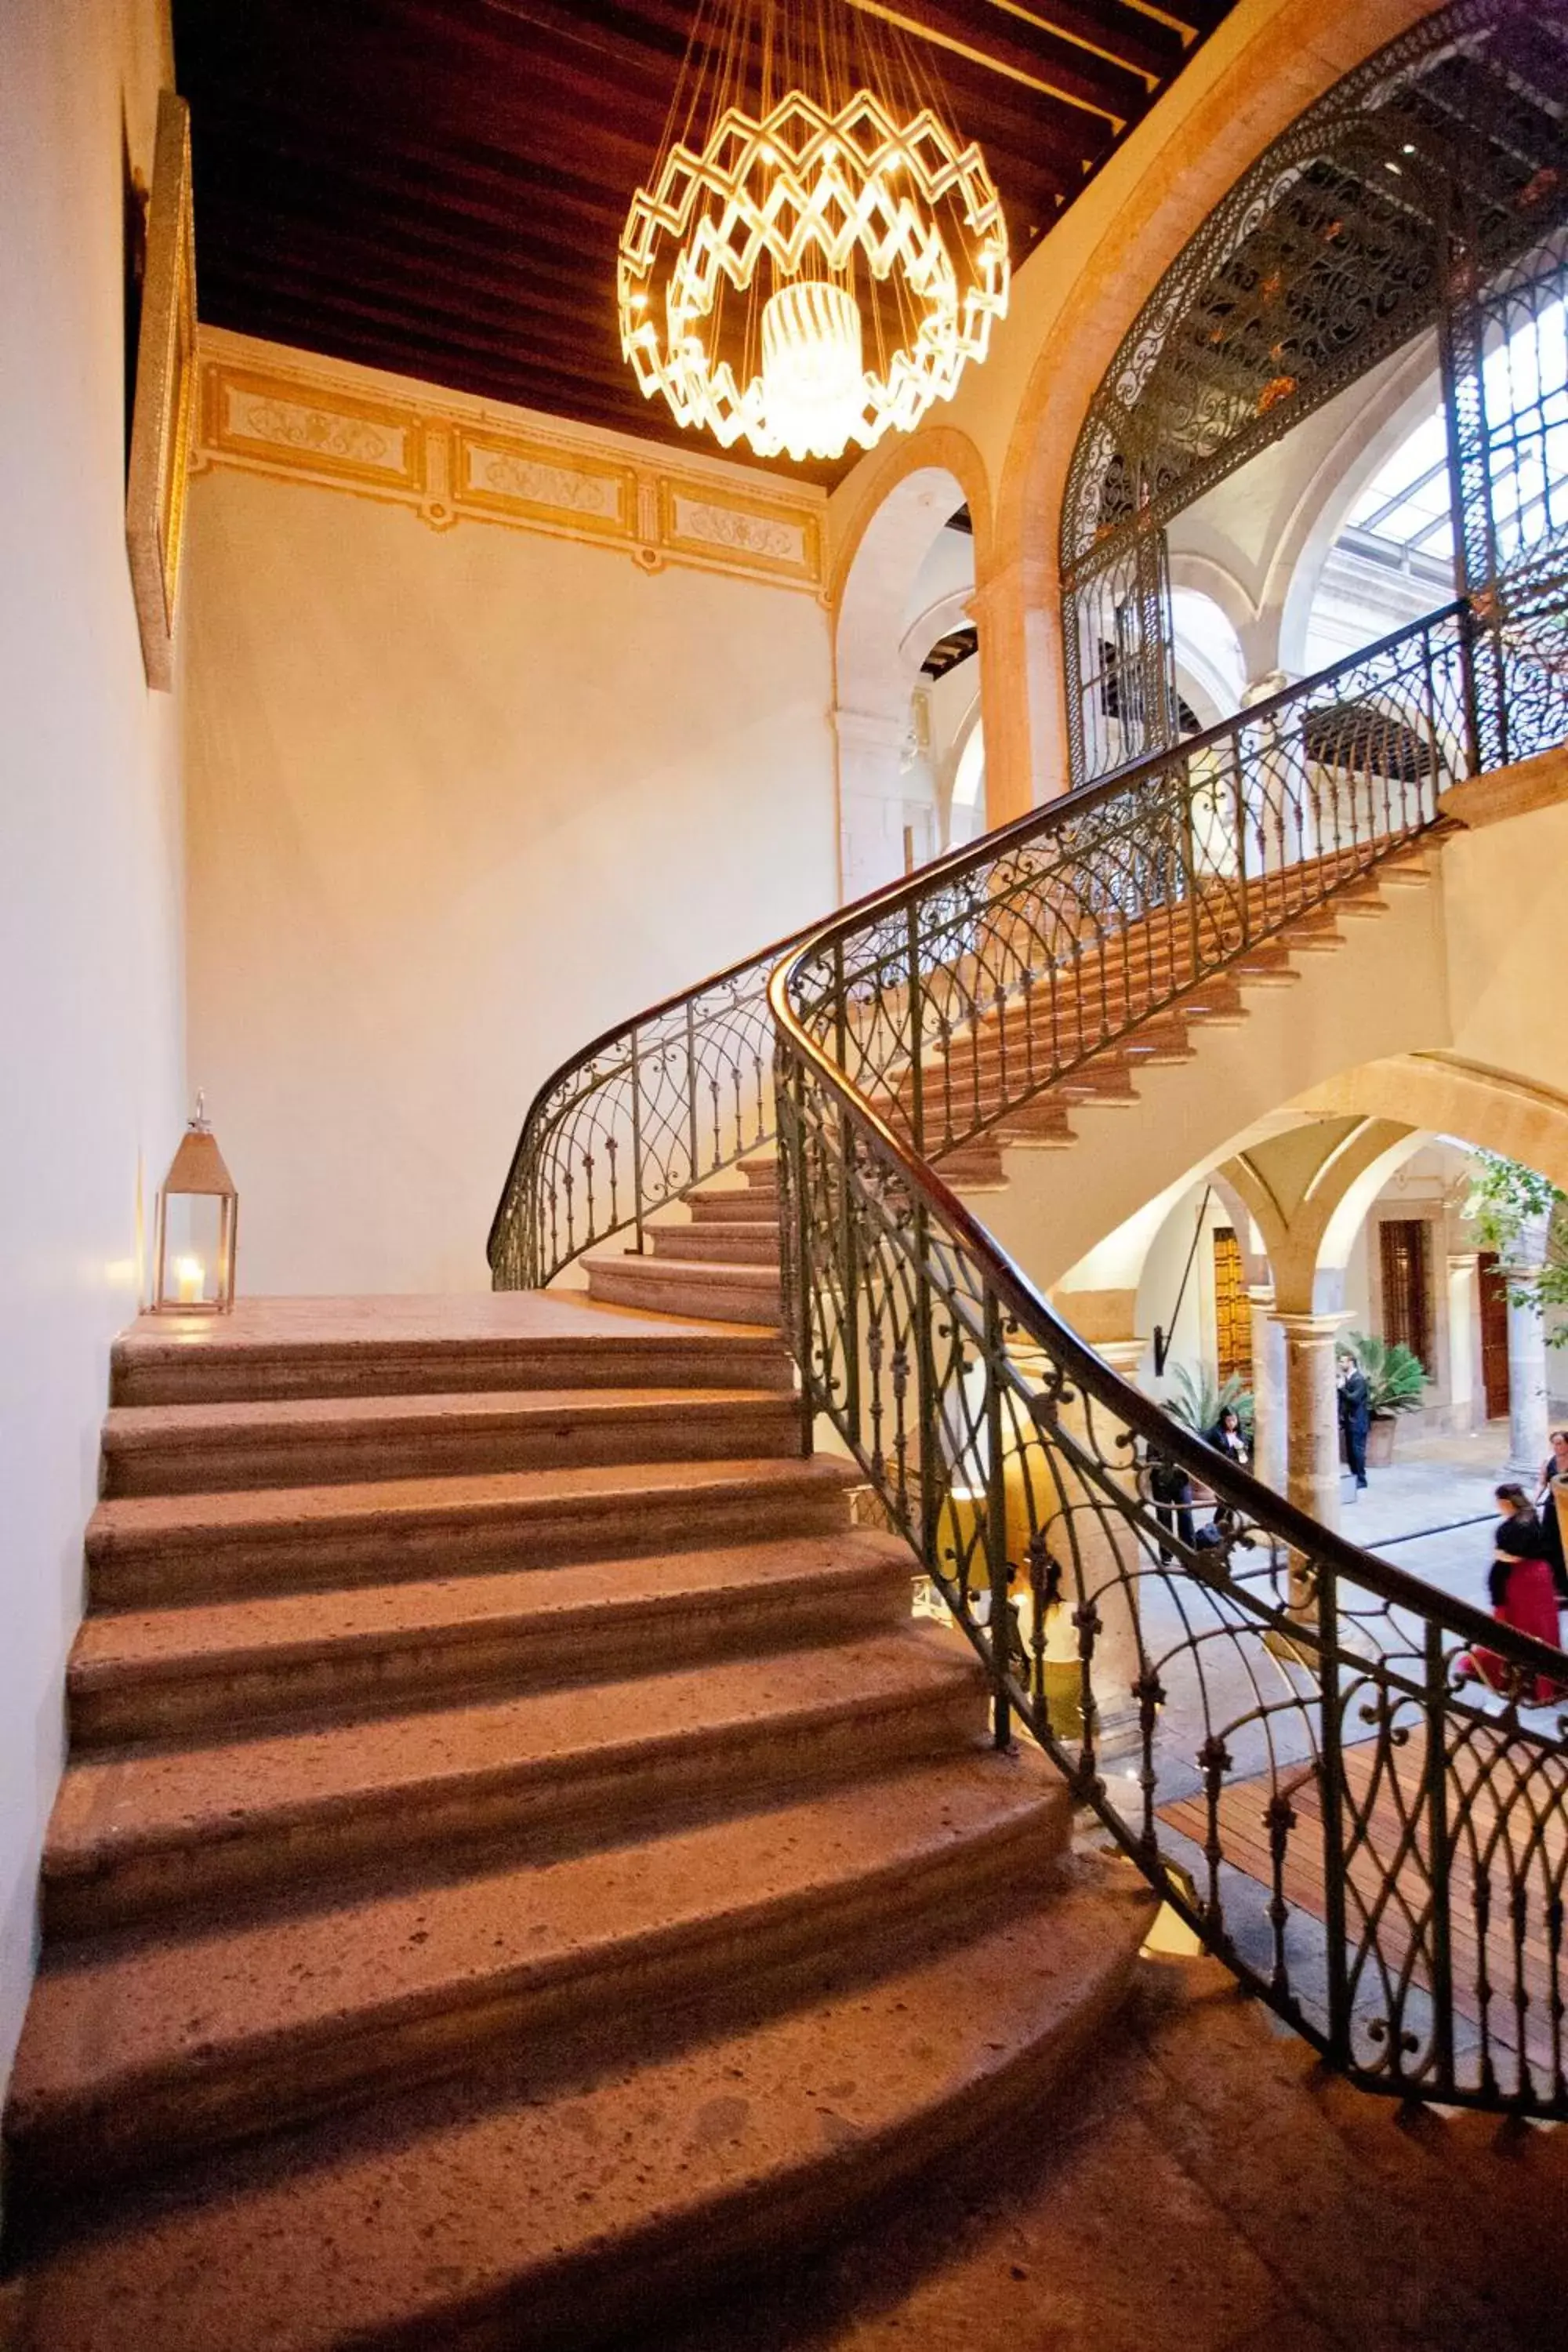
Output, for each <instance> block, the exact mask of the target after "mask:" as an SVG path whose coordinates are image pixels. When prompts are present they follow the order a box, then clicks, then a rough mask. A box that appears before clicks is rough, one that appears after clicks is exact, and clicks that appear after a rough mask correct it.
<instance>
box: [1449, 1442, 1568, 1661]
mask: <svg viewBox="0 0 1568 2352" xmlns="http://www.w3.org/2000/svg"><path fill="white" fill-rule="evenodd" d="M1496 1494H1497V1504H1498V1509H1499V1511H1500V1514H1501V1516H1500V1518H1499V1520H1498V1523H1497V1528H1496V1530H1495V1532H1494V1533H1493V1536H1492V1564H1491V1567H1490V1569H1489V1570H1488V1574H1487V1595H1488V1598H1489V1600H1490V1601H1491V1604H1492V1615H1493V1616H1494V1617H1495V1618H1496V1619H1497V1621H1498V1622H1499V1624H1500V1625H1511V1626H1513V1627H1514V1629H1515V1631H1516V1632H1518V1633H1533V1634H1534V1636H1535V1638H1536V1640H1537V1641H1538V1642H1550V1643H1552V1644H1553V1645H1555V1644H1556V1643H1557V1642H1558V1639H1559V1634H1558V1624H1557V1594H1556V1591H1555V1588H1554V1587H1553V1584H1552V1570H1551V1569H1550V1567H1549V1566H1548V1565H1547V1561H1546V1557H1545V1552H1546V1544H1545V1538H1544V1537H1543V1535H1542V1528H1541V1522H1540V1520H1539V1519H1538V1518H1537V1517H1536V1516H1535V1513H1534V1510H1533V1509H1532V1508H1531V1501H1530V1497H1529V1496H1528V1495H1527V1494H1526V1493H1525V1491H1524V1488H1523V1487H1522V1486H1511V1485H1510V1486H1499V1487H1498V1488H1497V1490H1496ZM1457 1669H1458V1675H1459V1677H1460V1679H1461V1681H1465V1682H1475V1681H1480V1682H1484V1683H1485V1684H1487V1685H1488V1686H1489V1688H1490V1689H1492V1690H1495V1691H1506V1690H1507V1689H1508V1687H1509V1684H1510V1680H1512V1679H1513V1676H1512V1674H1511V1672H1510V1667H1509V1665H1508V1663H1507V1661H1506V1660H1505V1659H1503V1658H1500V1656H1499V1655H1498V1654H1497V1652H1496V1651H1495V1650H1484V1649H1482V1647H1481V1645H1480V1643H1479V1642H1478V1643H1477V1644H1476V1647H1475V1648H1474V1649H1473V1650H1471V1651H1469V1652H1468V1653H1467V1654H1465V1655H1464V1656H1463V1657H1461V1658H1459V1659H1458V1661H1457ZM1562 1696H1563V1689H1562V1686H1561V1685H1559V1684H1557V1683H1555V1682H1552V1681H1551V1680H1549V1679H1548V1677H1547V1676H1546V1675H1537V1676H1536V1678H1535V1680H1534V1682H1533V1683H1532V1684H1531V1685H1530V1696H1528V1697H1526V1698H1525V1699H1524V1702H1523V1703H1524V1705H1525V1706H1555V1705H1556V1703H1557V1702H1558V1701H1559V1700H1560V1699H1561V1698H1562Z"/></svg>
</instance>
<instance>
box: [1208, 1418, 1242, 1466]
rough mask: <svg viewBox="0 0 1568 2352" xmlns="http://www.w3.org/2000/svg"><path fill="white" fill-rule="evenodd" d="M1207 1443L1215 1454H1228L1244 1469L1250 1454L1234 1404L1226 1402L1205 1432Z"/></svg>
mask: <svg viewBox="0 0 1568 2352" xmlns="http://www.w3.org/2000/svg"><path fill="white" fill-rule="evenodd" d="M1205 1438H1206V1440H1207V1443H1208V1444H1210V1445H1212V1446H1213V1447H1214V1449H1215V1453H1216V1454H1226V1455H1228V1457H1229V1459H1230V1460H1231V1461H1232V1462H1237V1463H1239V1464H1240V1465H1241V1467H1242V1468H1243V1469H1244V1470H1245V1469H1246V1467H1247V1464H1248V1463H1249V1462H1250V1461H1251V1459H1252V1456H1251V1454H1250V1453H1249V1452H1248V1451H1247V1439H1246V1437H1245V1436H1244V1435H1243V1433H1242V1427H1241V1417H1240V1415H1239V1414H1238V1413H1237V1410H1236V1407H1235V1406H1234V1405H1229V1404H1227V1405H1226V1409H1225V1411H1224V1412H1222V1413H1221V1415H1220V1417H1219V1419H1218V1420H1217V1421H1216V1422H1215V1425H1214V1427H1213V1428H1212V1429H1211V1430H1207V1431H1205Z"/></svg>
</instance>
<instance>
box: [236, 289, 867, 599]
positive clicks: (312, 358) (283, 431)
mask: <svg viewBox="0 0 1568 2352" xmlns="http://www.w3.org/2000/svg"><path fill="white" fill-rule="evenodd" d="M200 366H201V408H200V428H199V430H200V438H199V442H198V446H197V449H196V455H195V470H196V471H197V472H204V471H205V470H206V469H208V468H209V467H217V466H222V467H235V468H237V469H238V470H240V471H242V472H246V473H258V474H267V475H269V476H272V477H274V478H278V479H281V480H289V481H302V482H309V483H310V484H312V485H313V486H314V487H315V488H319V489H332V490H347V491H350V492H352V493H353V495H355V496H356V497H362V498H371V499H380V500H382V501H384V502H386V503H390V504H393V505H398V506H405V507H406V508H407V509H409V510H410V512H411V513H412V514H414V515H416V516H417V518H418V519H419V520H421V521H422V522H424V523H426V525H427V526H428V527H429V528H430V529H431V530H452V529H453V528H454V527H455V526H456V525H457V524H458V523H460V522H468V521H472V522H487V523H500V524H502V525H505V526H506V527H508V528H510V529H511V530H531V531H541V532H543V533H544V534H545V535H546V536H547V537H552V538H561V539H575V540H580V541H591V542H593V543H594V544H595V545H599V546H606V547H615V548H618V549H620V550H621V551H623V552H625V553H626V555H628V556H630V558H631V559H632V561H633V562H635V563H636V564H637V566H638V568H639V569H640V570H642V571H645V572H659V571H662V570H663V568H664V566H665V565H666V564H667V563H670V564H679V565H684V566H687V567H694V568H696V569H698V570H700V571H708V572H729V573H732V574H738V575H739V576H740V577H742V579H748V580H757V581H765V582H767V583H769V584H770V585H772V586H776V587H788V588H803V589H805V590H807V591H809V592H810V593H813V594H816V595H820V594H821V593H822V591H823V579H824V564H823V520H824V509H825V508H826V495H825V493H824V492H822V491H821V490H818V489H816V488H815V487H813V486H811V485H808V484H795V483H792V482H784V481H782V480H781V481H780V482H778V483H777V484H776V485H775V484H773V482H771V481H768V480H767V479H765V478H762V479H758V478H752V477H751V476H748V475H747V474H745V473H744V472H742V469H741V468H740V467H735V466H730V465H725V464H722V463H721V462H717V461H715V462H711V463H704V462H703V461H701V460H700V459H699V460H696V461H695V462H693V461H691V460H685V461H683V460H682V459H680V458H679V457H675V458H673V459H672V458H671V457H668V455H667V454H666V452H665V451H663V450H662V449H656V448H655V447H653V446H651V445H646V446H645V445H642V444H639V443H637V442H634V441H631V440H629V439H627V438H626V436H622V435H619V434H611V433H595V432H594V431H593V430H592V429H591V428H588V427H583V426H569V425H560V424H558V423H557V422H556V421H555V420H553V419H551V420H548V421H547V420H543V419H540V418H536V417H534V416H532V415H530V414H529V413H528V412H527V411H526V410H522V409H506V408H500V407H498V406H496V405H494V404H490V403H488V402H483V401H479V400H470V399H468V398H466V397H465V396H464V395H463V394H460V393H448V392H443V391H441V390H439V389H437V387H436V386H433V385H423V384H416V383H408V382H406V381H405V380H404V379H402V378H398V377H382V376H380V375H378V374H377V373H375V372H374V370H372V369H369V368H361V367H355V366H351V365H349V364H347V363H346V362H335V361H331V360H327V359H323V358H321V357H319V356H317V355H316V354H314V353H310V352H295V351H290V350H289V349H287V348H286V347H285V346H283V345H281V344H277V343H266V342H260V341H256V340H255V339H253V338H252V337H250V336H247V335H237V334H231V333H229V332H228V331H226V330H224V329H221V328H211V327H204V328H203V329H202V331H201V341H200Z"/></svg>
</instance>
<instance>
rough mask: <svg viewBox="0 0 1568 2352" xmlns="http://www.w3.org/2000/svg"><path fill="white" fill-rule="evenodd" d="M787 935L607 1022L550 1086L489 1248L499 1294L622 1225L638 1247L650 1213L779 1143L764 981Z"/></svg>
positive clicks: (524, 1139)
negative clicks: (614, 1023)
mask: <svg viewBox="0 0 1568 2352" xmlns="http://www.w3.org/2000/svg"><path fill="white" fill-rule="evenodd" d="M798 936H799V935H796V938H798ZM795 943H796V939H795V938H792V939H790V940H780V941H779V942H778V944H777V945H776V946H774V947H772V948H769V949H767V950H765V951H764V952H763V954H762V955H759V956H752V957H749V958H748V959H747V960H746V961H745V962H743V963H738V964H733V965H731V967H730V969H729V970H728V971H721V972H719V973H716V974H715V975H714V977H713V978H712V979H711V980H706V981H704V982H702V983H701V985H700V987H698V988H694V989H692V990H690V991H689V992H687V993H686V994H684V995H680V996H672V997H668V998H667V999H666V1000H665V1002H664V1003H662V1004H656V1005H654V1006H652V1007H651V1008H650V1009H649V1010H648V1011H647V1012H646V1013H638V1015H637V1018H636V1020H634V1021H627V1022H623V1023H622V1024H620V1025H619V1026H618V1027H616V1028H615V1029H608V1030H606V1031H605V1034H604V1035H603V1036H602V1037H598V1038H595V1041H594V1043H593V1045H590V1046H589V1047H588V1048H587V1049H586V1051H585V1052H583V1053H580V1054H576V1055H573V1056H572V1058H571V1059H570V1060H569V1061H566V1062H563V1064H562V1065H561V1067H560V1068H559V1069H558V1070H556V1071H554V1072H553V1073H552V1076H550V1077H549V1078H547V1079H546V1080H545V1083H544V1085H543V1086H542V1087H541V1088H540V1090H539V1092H538V1094H537V1095H536V1096H535V1097H534V1099H533V1102H532V1104H531V1107H530V1109H529V1113H528V1117H527V1118H525V1120H524V1121H523V1125H522V1132H521V1136H520V1137H519V1139H518V1144H517V1150H515V1152H514V1153H513V1154H512V1161H511V1166H510V1170H509V1171H508V1173H507V1181H506V1185H505V1188H504V1190H503V1192H502V1193H501V1197H500V1203H499V1204H498V1206H497V1209H496V1213H495V1217H494V1220H493V1221H492V1223H491V1225H490V1232H489V1242H488V1244H487V1245H486V1246H487V1253H488V1255H489V1265H490V1275H491V1279H492V1281H493V1283H494V1285H495V1286H496V1288H497V1289H498V1290H542V1289H543V1288H544V1286H546V1284H548V1283H550V1282H552V1281H553V1279H554V1277H555V1276H556V1275H558V1274H559V1273H560V1272H561V1271H562V1269H563V1267H564V1266H566V1265H570V1264H571V1262H572V1260H573V1259H574V1258H575V1257H578V1256H580V1255H581V1254H582V1253H583V1251H584V1250H586V1249H591V1248H592V1247H593V1246H594V1245H595V1243H598V1242H603V1241H605V1240H607V1239H608V1238H609V1237H610V1236H611V1235H612V1234H617V1233H622V1232H625V1231H626V1230H627V1229H628V1228H629V1229H630V1230H631V1231H632V1233H633V1234H635V1236H636V1244H637V1249H638V1250H639V1251H640V1250H641V1249H642V1248H643V1246H644V1240H645V1234H646V1227H647V1219H648V1218H649V1216H651V1215H652V1213H654V1211H655V1210H656V1209H659V1208H663V1207H665V1206H667V1205H668V1203H669V1202H671V1201H678V1200H679V1198H680V1196H681V1195H682V1193H684V1192H689V1190H690V1188H691V1186H692V1185H693V1184H697V1183H700V1182H701V1181H702V1180H703V1178H704V1177H707V1176H712V1175H716V1174H717V1173H718V1172H719V1171H720V1170H721V1169H723V1168H727V1167H730V1166H731V1164H732V1163H733V1162H734V1161H735V1160H739V1159H740V1158H741V1157H742V1154H743V1153H745V1152H747V1151H751V1150H756V1149H758V1148H759V1147H760V1146H762V1145H764V1144H768V1143H771V1142H772V1141H773V1022H772V1017H771V1015H770V1014H769V1012H768V1005H767V984H768V975H769V973H770V972H771V971H773V967H774V965H775V964H776V963H777V962H778V961H779V958H780V957H781V956H782V955H783V954H784V952H785V950H787V949H788V948H790V947H791V946H793V945H795Z"/></svg>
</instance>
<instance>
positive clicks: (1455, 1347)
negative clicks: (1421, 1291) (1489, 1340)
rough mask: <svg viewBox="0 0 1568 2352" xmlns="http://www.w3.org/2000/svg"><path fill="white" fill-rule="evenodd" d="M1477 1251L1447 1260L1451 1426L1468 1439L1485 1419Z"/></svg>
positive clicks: (1457, 1253) (1455, 1253)
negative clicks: (1479, 1374)
mask: <svg viewBox="0 0 1568 2352" xmlns="http://www.w3.org/2000/svg"><path fill="white" fill-rule="evenodd" d="M1478 1265H1479V1258H1478V1256H1477V1254H1476V1252H1475V1251H1474V1250H1455V1251H1451V1252H1450V1253H1449V1256H1448V1395H1449V1398H1450V1400H1451V1409H1450V1414H1449V1426H1450V1427H1451V1428H1452V1429H1453V1431H1454V1433H1455V1434H1456V1436H1459V1437H1468V1434H1469V1433H1470V1432H1471V1430H1473V1429H1477V1428H1479V1425H1480V1423H1481V1422H1482V1421H1483V1420H1484V1419H1485V1418H1486V1415H1485V1412H1484V1409H1483V1410H1478V1407H1477V1400H1476V1339H1477V1333H1478V1329H1479V1312H1478V1302H1477V1295H1476V1269H1477V1266H1478Z"/></svg>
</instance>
